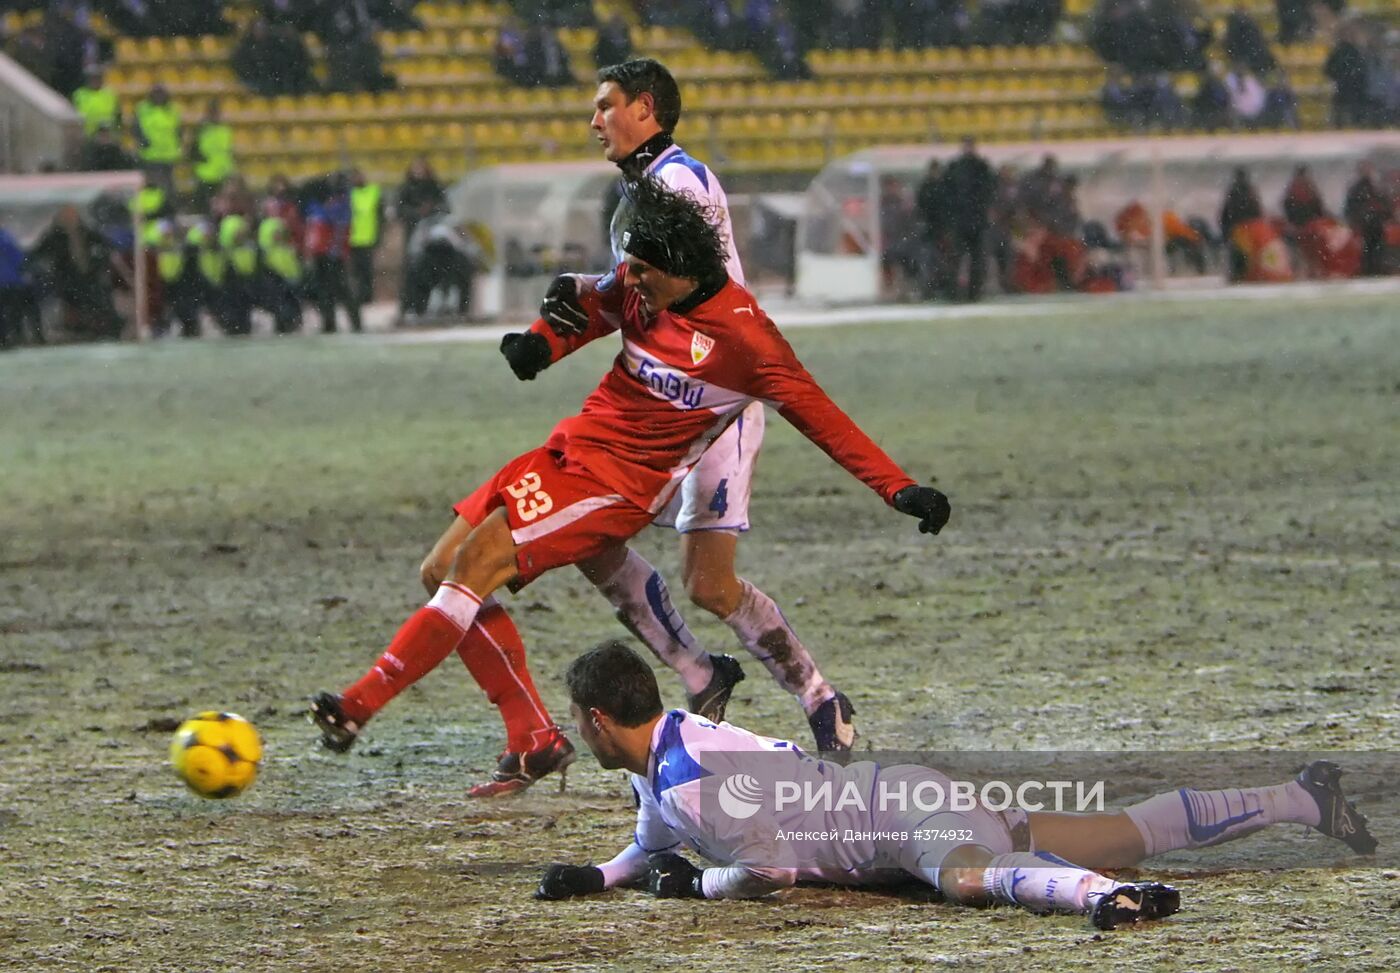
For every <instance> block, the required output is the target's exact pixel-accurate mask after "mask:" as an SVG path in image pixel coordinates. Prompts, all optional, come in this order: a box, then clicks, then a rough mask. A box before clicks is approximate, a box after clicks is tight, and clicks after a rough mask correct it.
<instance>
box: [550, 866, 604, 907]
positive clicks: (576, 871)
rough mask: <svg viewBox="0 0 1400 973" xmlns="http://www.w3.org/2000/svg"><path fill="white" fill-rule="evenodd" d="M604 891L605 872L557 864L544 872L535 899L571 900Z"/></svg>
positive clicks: (599, 869)
mask: <svg viewBox="0 0 1400 973" xmlns="http://www.w3.org/2000/svg"><path fill="white" fill-rule="evenodd" d="M601 891H603V870H602V869H601V868H595V867H594V866H592V865H564V864H561V863H559V862H555V863H554V864H552V865H550V866H549V867H548V868H546V869H545V870H544V878H542V879H540V887H539V888H537V889H535V898H537V899H549V900H550V901H556V900H558V899H571V898H573V897H574V896H575V895H595V894H597V893H598V892H601Z"/></svg>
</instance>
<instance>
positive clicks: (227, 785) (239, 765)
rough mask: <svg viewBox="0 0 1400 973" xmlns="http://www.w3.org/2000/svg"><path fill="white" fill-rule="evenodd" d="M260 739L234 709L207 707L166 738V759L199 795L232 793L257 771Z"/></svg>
mask: <svg viewBox="0 0 1400 973" xmlns="http://www.w3.org/2000/svg"><path fill="white" fill-rule="evenodd" d="M261 759H262V741H261V740H259V739H258V731H257V730H255V729H253V724H251V723H249V722H248V721H247V720H245V719H244V718H243V717H241V716H239V715H237V714H235V713H216V712H214V711H213V710H209V711H208V712H205V713H200V714H199V715H198V716H196V717H195V718H194V719H192V720H186V721H185V722H183V723H181V724H180V728H179V729H178V730H176V731H175V737H174V739H172V740H171V741H170V763H171V765H172V766H173V767H174V768H175V773H177V774H179V775H180V779H181V780H183V781H184V782H185V783H186V784H187V785H188V786H189V789H190V790H192V791H194V792H195V793H196V794H198V795H199V796H200V797H216V798H219V797H236V796H237V795H239V794H242V793H243V792H244V791H245V790H247V789H248V786H249V785H250V784H252V783H253V778H254V777H256V776H257V775H258V761H259V760H261Z"/></svg>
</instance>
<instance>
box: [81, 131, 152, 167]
mask: <svg viewBox="0 0 1400 973" xmlns="http://www.w3.org/2000/svg"><path fill="white" fill-rule="evenodd" d="M138 165H139V164H138V163H137V161H136V156H134V155H132V154H131V153H130V152H127V151H126V150H125V149H123V148H122V146H121V142H120V141H118V140H117V133H116V131H115V130H114V129H112V128H110V127H109V126H106V125H103V126H102V127H101V128H99V129H98V130H97V131H96V132H95V133H94V134H93V136H92V138H90V139H88V140H87V141H86V142H84V143H83V148H82V151H81V152H80V153H79V154H78V168H79V169H80V170H81V171H83V172H122V171H125V170H127V169H135V168H137V167H138Z"/></svg>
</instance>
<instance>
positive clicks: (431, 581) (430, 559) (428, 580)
mask: <svg viewBox="0 0 1400 973" xmlns="http://www.w3.org/2000/svg"><path fill="white" fill-rule="evenodd" d="M446 576H447V566H446V565H445V564H442V563H440V562H439V560H438V559H437V558H435V557H434V556H433V555H431V554H429V555H428V556H427V557H426V558H424V559H423V563H422V564H421V565H419V566H418V580H419V581H421V582H423V588H424V590H425V591H427V592H428V594H430V595H432V594H436V593H437V590H438V587H439V586H440V585H441V584H442V579H443V578H444V577H446Z"/></svg>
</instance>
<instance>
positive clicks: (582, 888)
mask: <svg viewBox="0 0 1400 973" xmlns="http://www.w3.org/2000/svg"><path fill="white" fill-rule="evenodd" d="M643 833H645V832H643ZM669 847H670V848H674V847H676V844H671V845H669ZM647 859H648V855H647V853H646V851H645V850H644V849H643V848H642V847H641V846H640V845H638V844H637V842H636V841H635V840H634V841H633V842H632V843H631V844H630V845H628V846H627V847H626V848H624V849H623V850H622V851H621V852H620V853H619V854H618V855H617V857H615V858H614V859H613V860H612V861H607V862H604V863H603V864H601V865H565V864H563V863H561V862H554V863H553V864H551V865H550V866H549V867H548V868H546V869H545V871H544V876H543V877H542V878H541V879H540V885H539V888H537V889H535V898H537V899H548V900H551V901H553V900H558V899H571V898H573V897H574V896H576V895H594V894H596V893H598V892H602V891H604V890H606V889H611V888H616V887H617V886H619V885H631V884H632V883H633V882H636V881H638V880H640V879H643V878H645V877H646V876H647V869H648V864H647Z"/></svg>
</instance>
